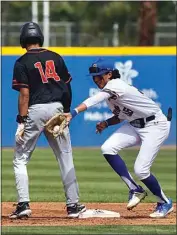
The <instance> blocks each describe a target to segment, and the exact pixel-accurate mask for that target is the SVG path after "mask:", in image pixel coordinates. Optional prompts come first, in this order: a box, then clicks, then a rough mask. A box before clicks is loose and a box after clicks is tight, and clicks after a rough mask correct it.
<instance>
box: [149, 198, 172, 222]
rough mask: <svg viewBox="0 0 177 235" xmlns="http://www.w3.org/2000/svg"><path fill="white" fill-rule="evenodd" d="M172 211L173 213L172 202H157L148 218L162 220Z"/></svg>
mask: <svg viewBox="0 0 177 235" xmlns="http://www.w3.org/2000/svg"><path fill="white" fill-rule="evenodd" d="M172 211H173V204H172V200H171V199H169V203H159V202H158V203H157V206H156V208H155V211H154V212H153V213H152V214H150V215H149V216H150V217H151V218H164V217H165V216H166V215H168V214H169V213H170V212H172Z"/></svg>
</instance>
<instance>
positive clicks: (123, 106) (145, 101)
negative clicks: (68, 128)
mask: <svg viewBox="0 0 177 235" xmlns="http://www.w3.org/2000/svg"><path fill="white" fill-rule="evenodd" d="M106 93H107V94H106ZM103 100H106V102H107V104H108V106H109V108H110V110H111V111H112V113H113V114H114V115H118V117H119V118H120V119H123V120H127V121H129V122H130V121H133V120H135V119H138V118H146V117H149V116H152V115H156V117H157V116H161V114H162V111H161V109H160V108H159V106H158V105H157V104H156V103H155V102H154V101H153V100H152V99H150V98H148V97H147V96H146V95H144V94H143V93H142V92H141V91H139V90H138V89H137V88H135V87H133V86H130V85H128V84H127V83H125V82H124V81H122V80H121V79H112V80H110V81H109V82H108V83H107V84H106V86H105V87H104V88H103V89H102V91H101V92H99V93H98V94H96V95H95V96H92V97H90V98H89V99H87V100H85V101H84V102H83V103H84V104H85V105H86V106H87V107H90V106H93V105H95V104H97V103H100V102H101V101H103Z"/></svg>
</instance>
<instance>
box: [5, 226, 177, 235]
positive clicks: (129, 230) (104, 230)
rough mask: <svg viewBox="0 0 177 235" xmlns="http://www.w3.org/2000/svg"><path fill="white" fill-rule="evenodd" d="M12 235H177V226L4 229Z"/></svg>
mask: <svg viewBox="0 0 177 235" xmlns="http://www.w3.org/2000/svg"><path fill="white" fill-rule="evenodd" d="M6 234H7V235H10V234H19V235H22V234H23V235H26V234H41V235H46V234H151V235H152V234H153V235H154V234H176V226H175V225H171V226H164V225H163V226H162V225H161V226H149V225H146V226H144V225H143V226H129V225H126V226H125V225H124V226H122V225H120V226H115V225H107V226H105V225H102V226H72V227H71V226H68V227H66V226H64V227H59V226H58V227H5V228H4V227H3V228H2V235H6Z"/></svg>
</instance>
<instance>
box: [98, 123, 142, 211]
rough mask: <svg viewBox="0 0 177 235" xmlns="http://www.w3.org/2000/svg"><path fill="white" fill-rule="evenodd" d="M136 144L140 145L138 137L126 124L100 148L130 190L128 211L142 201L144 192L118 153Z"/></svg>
mask: <svg viewBox="0 0 177 235" xmlns="http://www.w3.org/2000/svg"><path fill="white" fill-rule="evenodd" d="M138 143H140V138H139V136H138V135H137V133H136V132H135V130H134V128H132V126H131V125H130V124H128V123H126V124H124V125H123V126H121V127H120V128H119V129H118V130H117V131H116V132H114V133H113V134H112V135H111V136H110V137H109V138H108V139H107V140H106V141H105V143H104V144H103V145H102V146H101V150H102V153H103V155H104V157H105V159H106V160H107V162H108V163H109V164H110V166H111V167H112V168H113V170H114V171H115V172H116V173H117V174H118V175H119V176H120V177H121V179H122V180H123V181H124V182H125V184H126V185H127V186H128V188H129V190H130V191H129V203H128V205H127V208H128V209H132V208H133V207H134V206H136V205H137V204H138V203H139V202H140V201H141V200H142V199H144V198H145V196H146V192H145V191H144V190H143V189H142V187H141V186H139V185H137V184H136V182H135V180H134V179H133V177H132V176H131V174H130V172H129V171H128V169H127V166H126V164H125V162H124V161H123V160H122V158H121V157H120V155H119V154H118V152H119V151H120V150H121V149H123V148H127V147H131V146H134V145H136V144H138Z"/></svg>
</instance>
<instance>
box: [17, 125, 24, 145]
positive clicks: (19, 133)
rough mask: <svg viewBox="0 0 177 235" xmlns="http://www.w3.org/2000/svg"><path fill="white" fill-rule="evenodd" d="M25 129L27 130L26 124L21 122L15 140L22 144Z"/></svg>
mask: <svg viewBox="0 0 177 235" xmlns="http://www.w3.org/2000/svg"><path fill="white" fill-rule="evenodd" d="M24 130H25V124H24V123H19V124H18V127H17V131H16V133H15V141H16V142H17V143H18V144H20V145H22V144H23V143H24V139H23V138H22V136H23V133H24Z"/></svg>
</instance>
